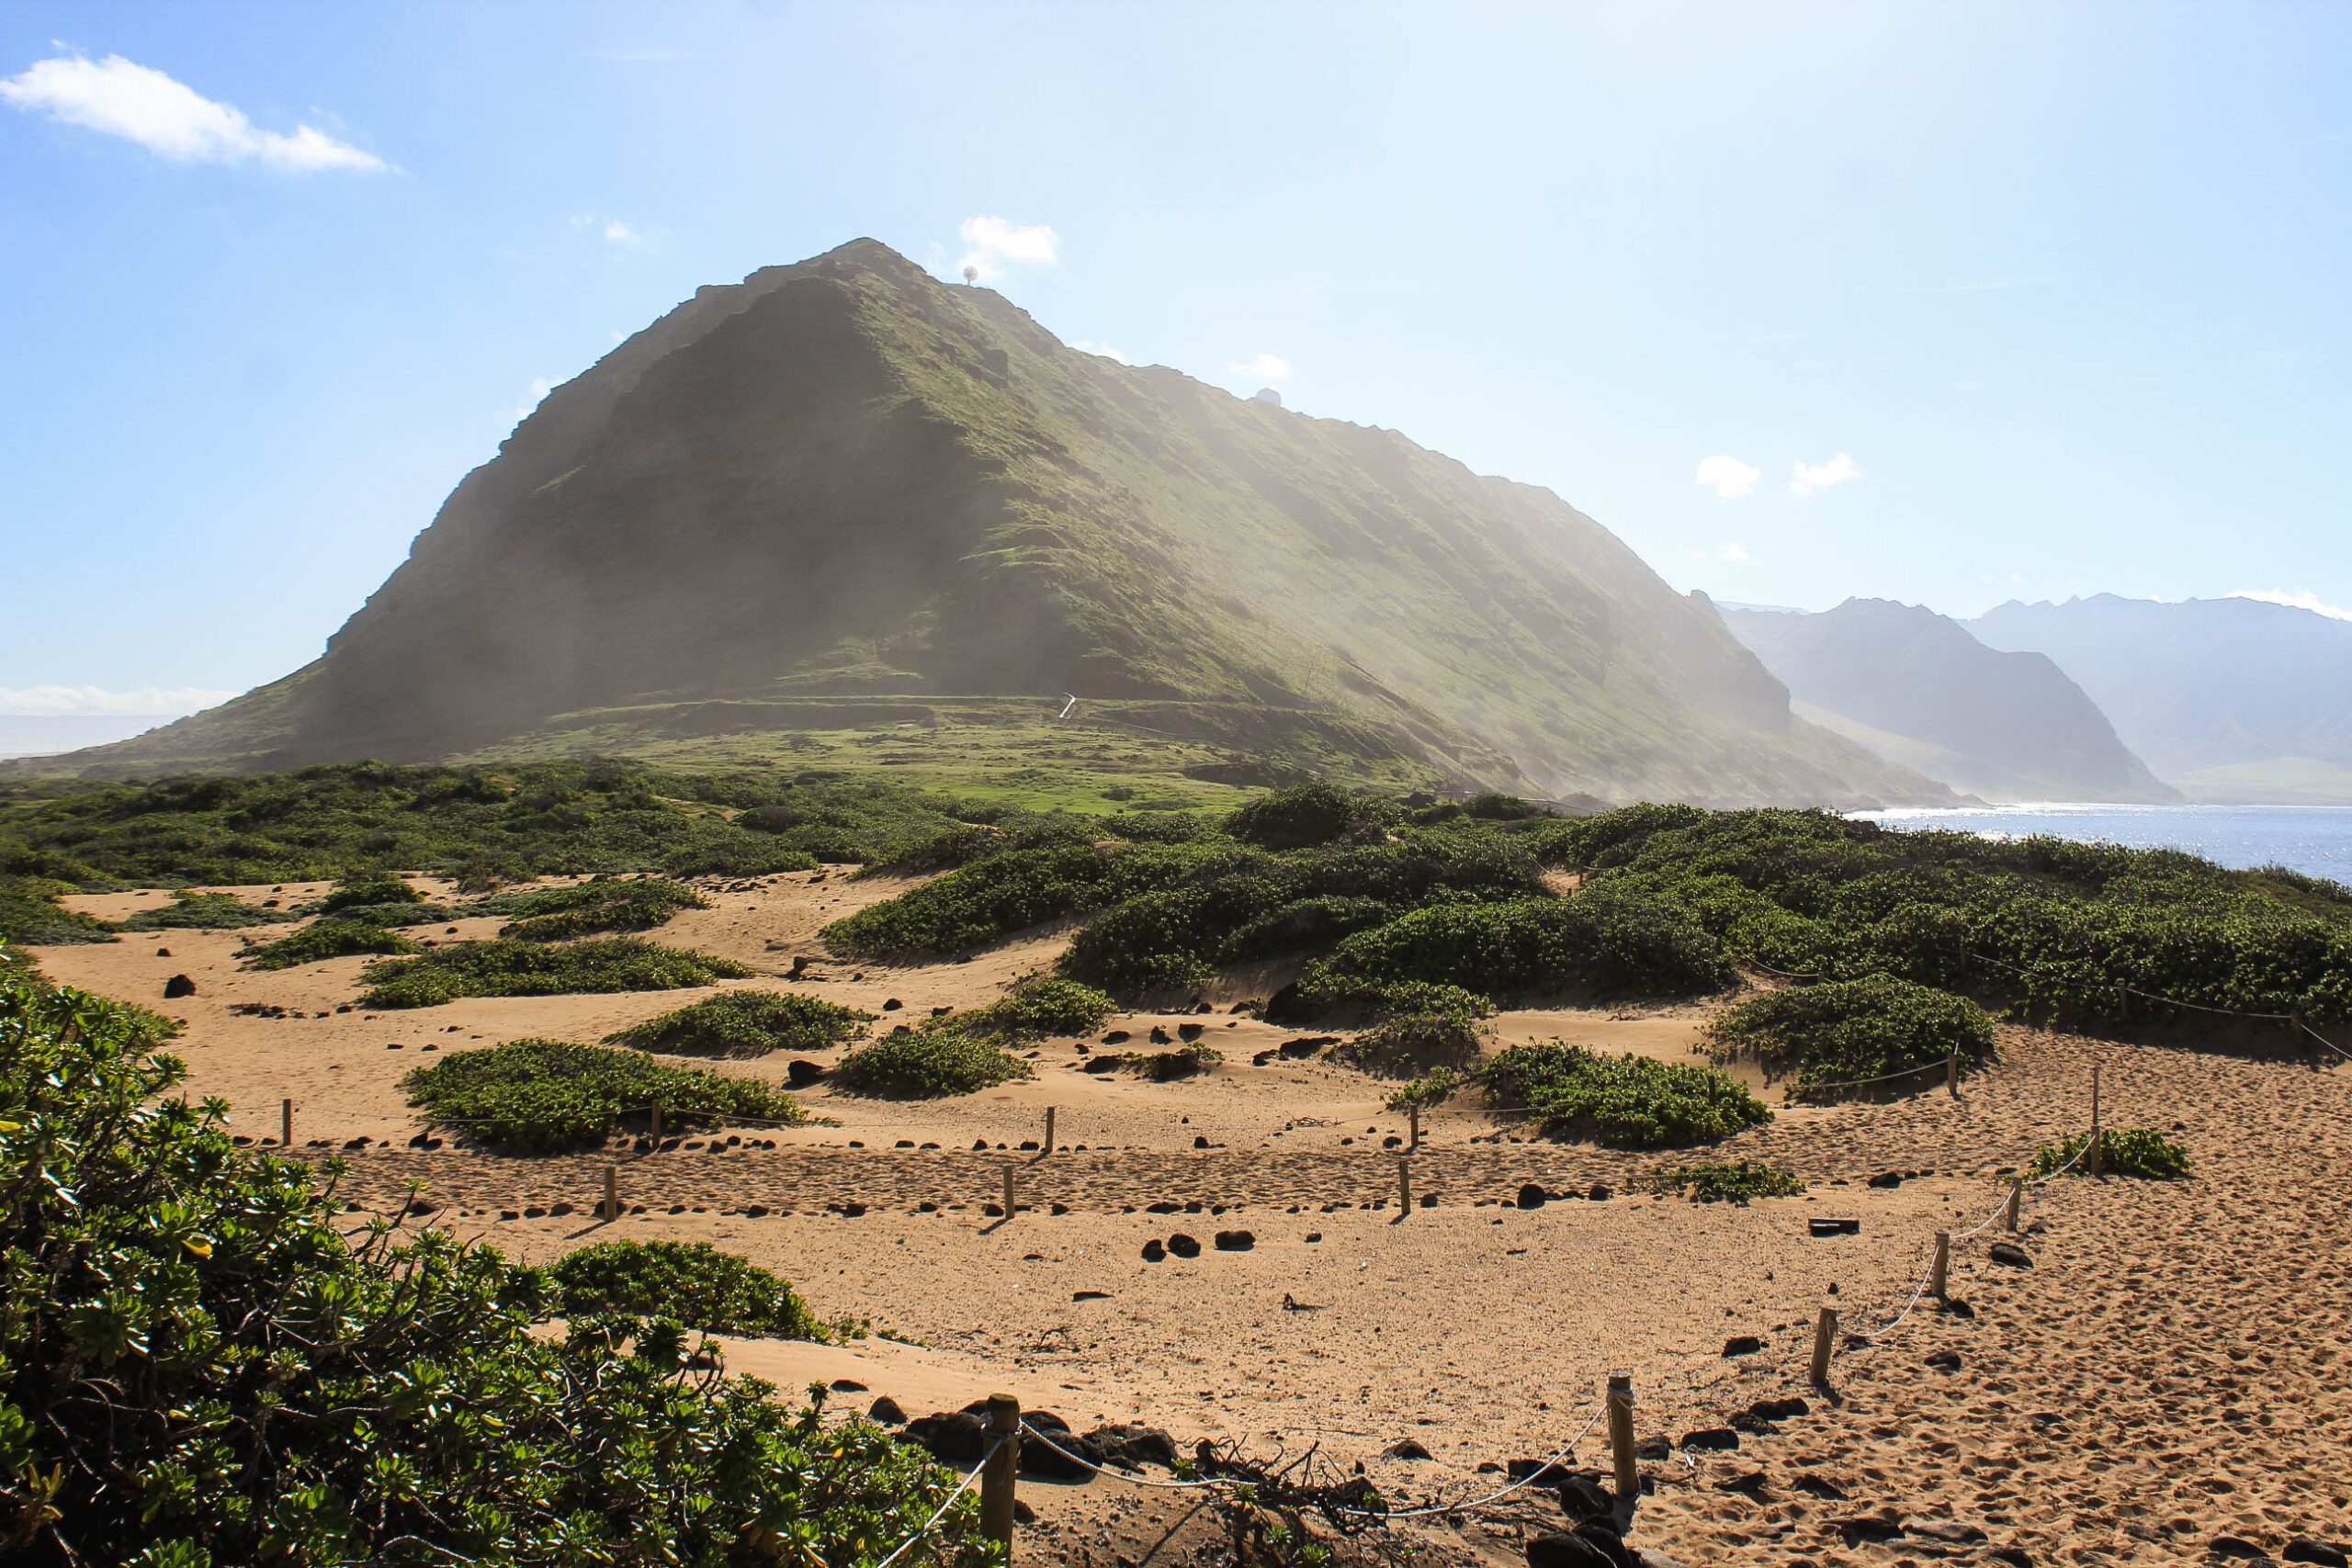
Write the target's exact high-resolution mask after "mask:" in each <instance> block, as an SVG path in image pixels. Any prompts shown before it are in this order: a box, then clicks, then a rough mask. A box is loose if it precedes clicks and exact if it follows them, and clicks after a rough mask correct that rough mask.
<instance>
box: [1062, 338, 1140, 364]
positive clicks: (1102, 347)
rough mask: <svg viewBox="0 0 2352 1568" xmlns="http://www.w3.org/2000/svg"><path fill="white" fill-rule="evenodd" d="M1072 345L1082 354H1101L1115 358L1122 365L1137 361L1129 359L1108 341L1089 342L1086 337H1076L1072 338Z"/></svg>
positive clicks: (1108, 357)
mask: <svg viewBox="0 0 2352 1568" xmlns="http://www.w3.org/2000/svg"><path fill="white" fill-rule="evenodd" d="M1070 347H1072V348H1074V349H1076V350H1078V351H1079V352H1080V354H1099V355H1102V356H1103V358H1105V359H1115V360H1117V361H1118V362H1119V363H1120V364H1122V365H1133V364H1134V363H1135V361H1134V360H1132V359H1129V358H1128V357H1127V356H1126V355H1125V354H1122V353H1121V352H1120V351H1119V350H1117V349H1115V348H1113V347H1112V346H1111V345H1110V344H1107V343H1089V342H1087V341H1086V340H1085V339H1084V338H1076V339H1073V340H1071V343H1070Z"/></svg>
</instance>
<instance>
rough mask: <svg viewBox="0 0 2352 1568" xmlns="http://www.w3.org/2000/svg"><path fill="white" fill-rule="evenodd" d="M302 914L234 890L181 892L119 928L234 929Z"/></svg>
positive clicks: (297, 916)
mask: <svg viewBox="0 0 2352 1568" xmlns="http://www.w3.org/2000/svg"><path fill="white" fill-rule="evenodd" d="M301 918H302V917H301V915H300V912H298V911H296V910H293V909H265V908H262V907H261V906H260V905H258V904H248V903H246V902H245V901H244V900H243V898H240V897H237V896H236V895H235V894H233V893H189V892H185V891H182V892H177V893H174V894H173V895H172V901H171V902H170V903H169V904H165V905H163V906H162V907H160V908H153V909H141V910H140V911H138V913H136V914H133V915H130V916H129V917H127V918H125V919H123V920H121V921H120V922H119V923H118V924H117V926H116V928H115V929H116V930H118V931H242V930H243V929H244V928H246V927H247V926H275V925H283V924H285V923H286V922H287V921H288V920H299V919H301Z"/></svg>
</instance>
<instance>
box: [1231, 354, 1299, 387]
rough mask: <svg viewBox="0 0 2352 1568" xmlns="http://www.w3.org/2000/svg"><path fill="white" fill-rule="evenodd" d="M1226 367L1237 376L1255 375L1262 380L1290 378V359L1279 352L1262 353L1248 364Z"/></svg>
mask: <svg viewBox="0 0 2352 1568" xmlns="http://www.w3.org/2000/svg"><path fill="white" fill-rule="evenodd" d="M1226 368H1227V370H1230V371H1232V372H1233V373H1234V374H1235V375H1236V376H1255V377H1256V378H1258V379H1259V380H1261V381H1287V380H1289V379H1290V361H1289V360H1287V359H1284V358H1283V356H1282V355H1279V354H1261V355H1259V356H1258V357H1257V358H1255V359H1252V360H1250V362H1249V363H1247V364H1244V365H1228V366H1227V367H1226Z"/></svg>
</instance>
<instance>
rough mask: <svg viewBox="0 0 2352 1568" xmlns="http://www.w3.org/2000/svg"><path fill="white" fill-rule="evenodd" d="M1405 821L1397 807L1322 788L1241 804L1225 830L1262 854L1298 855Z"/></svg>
mask: <svg viewBox="0 0 2352 1568" xmlns="http://www.w3.org/2000/svg"><path fill="white" fill-rule="evenodd" d="M1402 815H1403V813H1402V812H1401V811H1399V810H1398V808H1397V804H1396V802H1394V801H1391V800H1385V799H1383V798H1382V797H1380V796H1378V795H1366V794H1364V793H1363V792H1362V791H1359V790H1351V789H1346V788H1342V787H1341V786H1340V785H1338V784H1323V783H1319V782H1318V783H1316V784H1293V785H1292V786H1290V787H1289V788H1287V789H1274V790H1268V791H1267V792H1266V793H1265V794H1263V795H1259V796H1258V797H1257V798H1256V799H1254V800H1250V801H1247V802H1245V803H1243V804H1242V805H1241V806H1239V807H1236V808H1235V810H1234V811H1233V812H1232V814H1231V815H1229V816H1228V817H1227V818H1226V819H1225V830H1226V831H1227V833H1230V834H1232V835H1233V836H1234V837H1235V838H1237V839H1238V840H1241V841H1242V842H1243V843H1245V844H1256V845H1257V846H1259V847H1260V848H1261V849H1268V850H1298V849H1305V848H1306V847H1307V846H1308V845H1310V844H1328V843H1329V842H1330V841H1331V840H1334V839H1338V838H1340V837H1342V836H1344V835H1346V834H1347V833H1349V832H1350V831H1351V830H1353V829H1362V828H1374V829H1377V828H1380V827H1382V826H1385V824H1387V823H1390V822H1394V821H1396V820H1397V819H1398V818H1400V817H1401V816H1402Z"/></svg>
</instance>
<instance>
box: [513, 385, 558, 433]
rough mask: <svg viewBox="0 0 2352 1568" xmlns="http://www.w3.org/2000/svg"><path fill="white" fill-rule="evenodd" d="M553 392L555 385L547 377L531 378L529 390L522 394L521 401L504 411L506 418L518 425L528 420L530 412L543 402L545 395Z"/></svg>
mask: <svg viewBox="0 0 2352 1568" xmlns="http://www.w3.org/2000/svg"><path fill="white" fill-rule="evenodd" d="M554 390H555V383H554V382H553V381H551V380H549V379H548V378H547V377H545V376H534V377H532V378H531V389H530V390H529V391H527V392H526V393H524V394H523V396H522V398H521V400H518V401H517V402H516V403H515V406H514V407H513V408H511V409H509V410H507V411H506V414H507V417H508V418H509V419H512V420H514V421H515V423H518V424H519V423H522V422H523V421H524V420H526V419H528V418H530V417H531V411H532V410H534V409H536V408H537V407H538V406H539V404H540V403H541V402H543V401H545V400H546V399H547V395H548V393H549V392H552V391H554Z"/></svg>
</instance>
